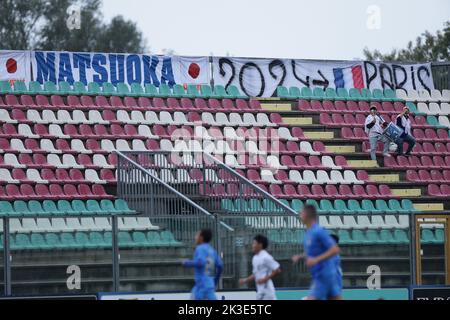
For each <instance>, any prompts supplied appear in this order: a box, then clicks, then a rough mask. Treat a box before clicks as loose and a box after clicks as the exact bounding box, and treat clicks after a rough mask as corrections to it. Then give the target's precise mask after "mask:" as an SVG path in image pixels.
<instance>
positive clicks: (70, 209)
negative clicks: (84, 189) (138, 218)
mask: <svg viewBox="0 0 450 320" xmlns="http://www.w3.org/2000/svg"><path fill="white" fill-rule="evenodd" d="M135 213H136V211H134V210H131V209H130V208H129V207H128V204H127V202H126V201H124V200H122V199H116V200H115V201H114V202H113V201H111V200H107V199H103V200H101V201H97V200H92V199H90V200H87V201H82V200H73V201H67V200H57V201H56V200H55V201H53V200H44V201H36V200H31V201H22V200H16V201H11V202H9V201H0V216H9V217H14V216H39V215H46V216H76V215H90V216H93V215H114V214H135Z"/></svg>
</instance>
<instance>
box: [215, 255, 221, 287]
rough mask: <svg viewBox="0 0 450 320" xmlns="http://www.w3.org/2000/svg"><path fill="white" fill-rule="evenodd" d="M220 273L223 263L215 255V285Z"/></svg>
mask: <svg viewBox="0 0 450 320" xmlns="http://www.w3.org/2000/svg"><path fill="white" fill-rule="evenodd" d="M222 272H223V262H222V259H220V257H219V255H218V254H217V253H216V276H215V278H214V282H215V283H216V285H217V284H218V283H219V280H220V277H221V275H222Z"/></svg>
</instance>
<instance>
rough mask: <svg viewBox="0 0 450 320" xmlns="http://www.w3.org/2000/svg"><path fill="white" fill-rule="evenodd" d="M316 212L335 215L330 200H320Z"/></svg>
mask: <svg viewBox="0 0 450 320" xmlns="http://www.w3.org/2000/svg"><path fill="white" fill-rule="evenodd" d="M318 208H319V209H318V212H319V213H320V214H336V213H338V211H336V210H335V209H334V207H333V203H332V202H331V201H330V200H320V204H319V207H318Z"/></svg>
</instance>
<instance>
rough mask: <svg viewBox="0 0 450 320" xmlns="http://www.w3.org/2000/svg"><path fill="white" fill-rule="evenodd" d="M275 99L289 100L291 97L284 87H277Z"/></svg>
mask: <svg viewBox="0 0 450 320" xmlns="http://www.w3.org/2000/svg"><path fill="white" fill-rule="evenodd" d="M277 97H278V98H281V99H291V98H292V96H291V95H290V93H289V90H288V89H287V88H286V87H282V86H280V87H277Z"/></svg>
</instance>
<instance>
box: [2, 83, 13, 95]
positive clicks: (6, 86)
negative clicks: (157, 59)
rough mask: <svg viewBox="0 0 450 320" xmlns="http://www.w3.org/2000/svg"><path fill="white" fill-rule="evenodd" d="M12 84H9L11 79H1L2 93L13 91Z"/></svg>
mask: <svg viewBox="0 0 450 320" xmlns="http://www.w3.org/2000/svg"><path fill="white" fill-rule="evenodd" d="M12 91H13V90H12V88H11V85H10V84H9V81H6V80H2V81H0V94H8V93H12Z"/></svg>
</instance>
